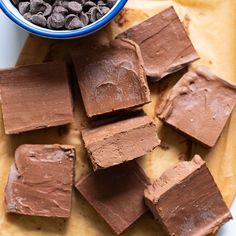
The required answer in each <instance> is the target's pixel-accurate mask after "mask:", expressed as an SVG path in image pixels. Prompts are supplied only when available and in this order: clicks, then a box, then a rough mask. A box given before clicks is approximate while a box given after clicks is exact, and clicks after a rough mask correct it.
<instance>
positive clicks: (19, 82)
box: [0, 62, 73, 134]
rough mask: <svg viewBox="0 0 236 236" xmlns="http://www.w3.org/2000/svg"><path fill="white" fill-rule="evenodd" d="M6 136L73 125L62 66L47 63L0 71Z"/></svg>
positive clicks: (64, 68) (66, 77) (60, 64)
mask: <svg viewBox="0 0 236 236" xmlns="http://www.w3.org/2000/svg"><path fill="white" fill-rule="evenodd" d="M0 90H1V102H2V112H3V121H4V127H5V132H6V134H16V133H20V132H24V131H29V130H35V129H41V128H46V127H51V126H57V125H64V124H68V123H70V122H72V121H73V112H72V103H71V94H70V88H69V81H68V73H67V67H66V64H65V63H63V62H51V63H45V64H37V65H29V66H21V67H16V68H14V69H7V70H3V71H0Z"/></svg>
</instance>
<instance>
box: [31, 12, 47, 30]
mask: <svg viewBox="0 0 236 236" xmlns="http://www.w3.org/2000/svg"><path fill="white" fill-rule="evenodd" d="M31 22H32V23H34V24H36V25H38V26H42V27H46V25H47V20H46V18H45V17H44V16H43V14H42V13H38V14H35V15H32V17H31Z"/></svg>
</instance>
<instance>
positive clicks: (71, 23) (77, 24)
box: [65, 14, 84, 30]
mask: <svg viewBox="0 0 236 236" xmlns="http://www.w3.org/2000/svg"><path fill="white" fill-rule="evenodd" d="M82 27H84V24H83V23H82V21H80V19H79V17H78V16H76V15H74V14H70V15H68V16H67V17H66V18H65V28H66V29H69V30H72V29H79V28H82Z"/></svg>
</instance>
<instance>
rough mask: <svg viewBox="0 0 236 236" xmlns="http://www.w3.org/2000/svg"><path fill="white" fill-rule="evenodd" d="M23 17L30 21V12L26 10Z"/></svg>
mask: <svg viewBox="0 0 236 236" xmlns="http://www.w3.org/2000/svg"><path fill="white" fill-rule="evenodd" d="M23 17H24V18H25V19H26V20H28V21H31V19H32V14H31V13H30V12H26V13H25V14H24V15H23Z"/></svg>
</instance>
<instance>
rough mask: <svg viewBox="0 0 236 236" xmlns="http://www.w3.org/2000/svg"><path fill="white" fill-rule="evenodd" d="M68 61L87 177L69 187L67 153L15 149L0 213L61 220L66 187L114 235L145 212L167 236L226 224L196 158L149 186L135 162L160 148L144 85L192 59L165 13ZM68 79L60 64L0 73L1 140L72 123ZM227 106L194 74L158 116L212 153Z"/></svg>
mask: <svg viewBox="0 0 236 236" xmlns="http://www.w3.org/2000/svg"><path fill="white" fill-rule="evenodd" d="M71 58H72V61H73V65H74V70H75V75H76V79H77V82H78V85H79V88H80V92H81V96H82V99H83V103H84V108H85V111H86V114H87V117H88V121H89V124H88V125H87V127H84V128H82V130H81V134H82V138H83V141H84V145H85V148H86V150H87V152H88V156H89V158H90V161H91V164H92V167H93V171H92V172H91V173H88V174H87V175H85V176H83V177H82V178H81V179H79V180H78V181H75V178H74V175H75V174H74V170H75V158H76V147H74V146H70V145H63V144H45V145H31V144H24V145H21V146H20V147H18V148H17V150H16V152H15V163H14V164H13V165H12V166H11V168H10V174H9V178H8V182H7V185H6V188H5V207H6V211H7V212H9V213H16V214H24V215H34V216H44V217H64V218H68V217H70V212H71V196H72V190H73V186H75V188H76V189H77V190H78V191H79V192H80V193H81V194H82V195H83V197H84V198H85V199H86V200H87V201H88V203H89V204H91V205H92V206H93V207H94V209H95V210H96V211H97V213H98V214H99V215H100V216H101V217H102V218H103V219H104V220H105V221H106V222H107V224H108V225H110V227H111V228H112V229H113V231H114V232H115V233H116V234H121V233H122V232H123V231H124V230H126V229H127V228H128V227H129V226H130V225H131V224H133V223H134V222H135V221H136V220H137V219H138V218H139V217H141V216H142V215H143V214H144V213H145V212H147V211H148V210H150V211H151V212H152V213H153V215H154V218H155V219H157V220H158V222H160V223H161V225H162V226H163V228H164V230H165V231H166V233H167V234H168V235H171V236H174V235H176V236H177V235H178V236H191V235H208V234H210V233H214V232H216V230H217V229H218V228H219V227H220V225H221V224H223V223H225V222H227V221H228V220H230V219H231V218H232V216H231V214H230V212H229V209H228V208H227V206H226V204H225V202H224V200H223V197H222V195H221V193H220V191H219V189H218V188H217V185H216V184H215V182H214V179H213V177H212V175H211V173H210V172H209V170H208V168H207V166H206V163H205V162H204V161H203V160H202V159H201V157H200V156H198V155H195V156H194V157H193V159H192V160H191V161H181V162H179V163H178V164H176V165H175V166H173V167H171V168H170V169H168V170H166V171H165V172H164V173H163V174H162V175H161V176H160V177H159V178H158V179H157V180H156V181H154V183H150V181H149V179H148V177H147V176H146V174H145V173H144V171H143V170H142V168H141V167H140V166H139V165H138V163H137V162H136V161H135V159H136V158H138V157H141V156H143V155H145V154H147V153H148V152H151V151H152V150H153V149H154V148H156V147H157V146H158V145H159V144H160V140H159V138H158V134H157V128H156V125H155V122H154V121H153V120H152V119H151V118H149V117H148V116H147V115H146V114H145V113H144V112H143V111H142V108H141V107H142V106H143V105H145V104H147V103H149V102H150V101H151V99H150V91H149V87H148V83H147V79H148V80H150V81H152V82H153V81H154V82H157V81H158V80H160V79H162V78H164V77H165V76H166V75H168V74H171V73H174V72H176V71H178V70H180V69H182V68H184V67H186V66H187V65H189V64H190V63H191V62H193V61H195V60H197V59H199V56H198V54H197V52H196V51H195V49H194V47H193V45H192V43H191V41H190V39H189V37H188V35H187V33H186V32H185V30H184V27H183V25H182V23H181V22H180V20H179V18H178V16H177V14H176V12H175V10H174V8H173V7H170V8H168V9H166V10H164V11H162V12H161V13H159V14H157V15H155V16H153V17H151V18H149V19H148V20H146V21H144V22H142V23H140V24H138V25H136V26H134V27H133V28H130V29H128V30H127V31H125V32H123V33H121V34H120V35H118V36H117V38H116V39H114V40H113V41H111V42H110V44H109V45H97V46H91V45H89V46H88V47H87V48H80V49H79V50H78V51H74V52H72V53H71ZM71 74H72V73H69V69H68V67H67V64H66V63H65V62H49V63H44V64H37V65H29V66H22V67H17V68H14V69H7V70H3V71H1V72H0V89H1V104H2V114H3V121H4V127H5V133H6V134H7V135H12V134H18V133H21V132H26V131H28V132H30V131H32V130H36V129H42V128H47V127H52V126H59V125H65V124H69V123H71V122H73V104H72V103H73V100H72V96H71V89H70V86H71V83H70V81H71V80H70V75H71ZM72 86H73V85H72ZM235 104H236V86H235V85H232V84H230V83H228V82H226V81H224V80H222V79H220V78H219V77H217V76H216V75H215V74H214V73H212V72H211V71H210V70H209V69H208V68H207V67H205V66H198V67H196V68H192V69H189V71H188V72H187V73H186V74H185V75H184V76H183V77H182V78H181V79H180V80H179V81H178V82H177V83H176V85H175V86H174V87H173V88H172V89H171V90H170V92H169V95H168V97H167V98H166V99H165V101H163V102H162V104H161V106H159V107H158V109H157V116H158V117H159V119H160V120H162V121H163V122H164V123H166V124H167V125H170V126H171V127H173V128H174V129H176V130H178V131H179V132H182V133H183V134H185V135H187V136H188V137H189V138H192V139H193V140H195V141H196V142H200V143H202V144H203V145H207V146H209V147H213V146H214V145H215V144H216V142H217V140H218V138H219V136H220V134H221V133H222V130H223V128H224V126H225V124H226V122H227V120H228V118H229V117H230V114H231V112H232V110H233V108H234V106H235ZM94 121H96V122H94ZM147 158H148V157H147Z"/></svg>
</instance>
